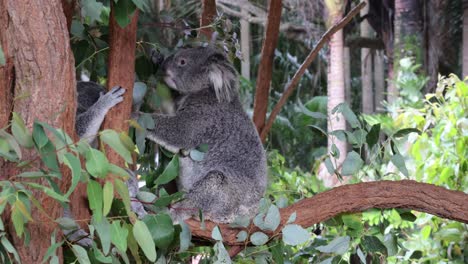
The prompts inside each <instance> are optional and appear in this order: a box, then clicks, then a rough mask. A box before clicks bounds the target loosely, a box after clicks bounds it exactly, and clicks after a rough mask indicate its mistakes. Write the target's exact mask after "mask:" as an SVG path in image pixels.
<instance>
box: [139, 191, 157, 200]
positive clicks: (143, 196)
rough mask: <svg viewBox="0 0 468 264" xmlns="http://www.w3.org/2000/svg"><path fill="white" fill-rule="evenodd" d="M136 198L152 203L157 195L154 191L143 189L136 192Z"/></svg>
mask: <svg viewBox="0 0 468 264" xmlns="http://www.w3.org/2000/svg"><path fill="white" fill-rule="evenodd" d="M136 197H137V199H138V200H140V201H142V202H144V203H153V202H154V201H156V199H157V197H156V195H155V194H154V193H151V192H145V191H139V192H138V193H137V196H136Z"/></svg>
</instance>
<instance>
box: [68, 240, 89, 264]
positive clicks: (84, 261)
mask: <svg viewBox="0 0 468 264" xmlns="http://www.w3.org/2000/svg"><path fill="white" fill-rule="evenodd" d="M72 251H73V253H74V254H75V256H76V258H77V259H78V262H80V264H91V261H89V257H88V253H86V250H85V249H84V248H82V247H81V246H79V245H76V244H74V245H73V246H72Z"/></svg>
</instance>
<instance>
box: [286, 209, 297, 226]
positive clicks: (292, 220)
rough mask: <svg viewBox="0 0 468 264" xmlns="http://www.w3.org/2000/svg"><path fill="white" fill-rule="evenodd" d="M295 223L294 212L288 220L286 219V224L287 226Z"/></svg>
mask: <svg viewBox="0 0 468 264" xmlns="http://www.w3.org/2000/svg"><path fill="white" fill-rule="evenodd" d="M295 221H296V212H294V213H292V214H291V215H290V216H289V218H288V221H287V222H286V223H287V224H292V223H294V222H295Z"/></svg>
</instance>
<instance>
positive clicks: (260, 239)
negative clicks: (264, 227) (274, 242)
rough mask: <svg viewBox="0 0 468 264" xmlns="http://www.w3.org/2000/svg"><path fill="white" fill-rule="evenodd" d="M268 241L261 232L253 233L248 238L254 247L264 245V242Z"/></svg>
mask: <svg viewBox="0 0 468 264" xmlns="http://www.w3.org/2000/svg"><path fill="white" fill-rule="evenodd" d="M268 239H269V238H268V236H267V235H265V234H264V233H262V232H255V233H253V234H252V235H251V236H250V242H252V244H254V245H255V246H261V245H264V244H265V243H266V242H268Z"/></svg>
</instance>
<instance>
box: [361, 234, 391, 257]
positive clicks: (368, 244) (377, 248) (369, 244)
mask: <svg viewBox="0 0 468 264" xmlns="http://www.w3.org/2000/svg"><path fill="white" fill-rule="evenodd" d="M361 245H362V246H363V247H364V249H365V250H366V251H367V252H373V253H377V252H378V253H381V254H384V255H386V254H387V248H386V247H385V246H384V245H383V244H382V242H381V241H380V239H378V238H377V237H376V236H364V237H362V240H361Z"/></svg>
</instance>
